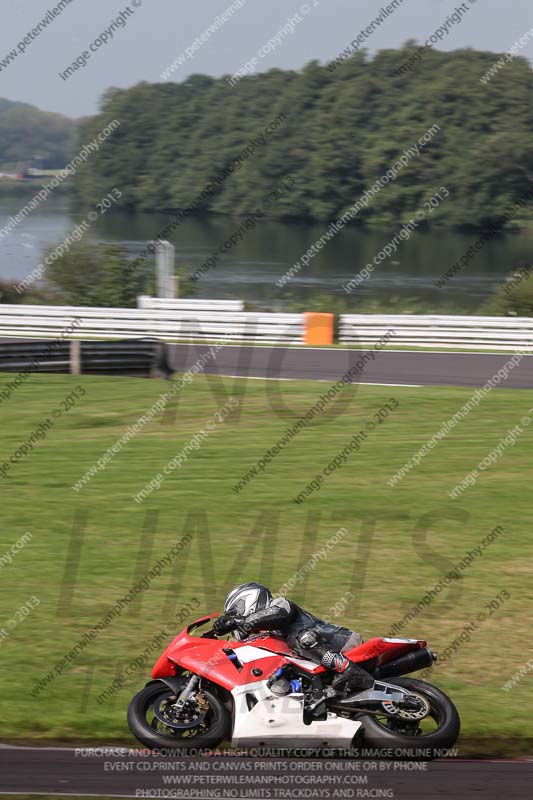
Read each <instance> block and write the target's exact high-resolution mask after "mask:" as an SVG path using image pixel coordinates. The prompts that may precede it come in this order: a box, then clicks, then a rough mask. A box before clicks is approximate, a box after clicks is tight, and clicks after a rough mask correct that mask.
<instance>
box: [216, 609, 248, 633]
mask: <svg viewBox="0 0 533 800" xmlns="http://www.w3.org/2000/svg"><path fill="white" fill-rule="evenodd" d="M241 622H243V618H242V617H234V616H232V615H226V614H224V615H223V616H222V617H218V619H216V620H215V621H214V623H213V633H214V634H215V636H222V635H223V634H224V633H229V631H233V630H235V628H237V627H238V626H239V624H240V623H241Z"/></svg>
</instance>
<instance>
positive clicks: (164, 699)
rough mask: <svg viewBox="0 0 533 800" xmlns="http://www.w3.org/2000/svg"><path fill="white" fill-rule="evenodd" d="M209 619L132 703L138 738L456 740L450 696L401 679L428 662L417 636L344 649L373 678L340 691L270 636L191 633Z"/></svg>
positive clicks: (165, 743) (283, 742)
mask: <svg viewBox="0 0 533 800" xmlns="http://www.w3.org/2000/svg"><path fill="white" fill-rule="evenodd" d="M216 616H217V615H216V614H212V615H210V616H206V617H203V618H202V619H199V620H197V621H196V622H193V623H192V624H191V625H189V626H188V627H187V628H185V629H184V630H183V631H182V632H181V633H180V634H178V636H176V638H175V639H174V640H173V641H172V642H171V643H170V644H169V646H168V647H167V648H166V650H165V651H164V653H163V654H162V655H161V657H160V658H159V659H158V661H157V663H156V664H155V666H154V668H153V670H152V678H153V680H152V681H150V682H149V683H148V684H147V685H146V686H145V688H144V689H142V690H141V691H140V692H139V693H138V694H136V695H135V697H134V698H133V700H132V701H131V703H130V705H129V708H128V724H129V727H130V730H131V731H132V733H133V734H134V736H135V737H136V738H137V739H138V740H139V741H140V742H142V743H143V744H144V745H146V746H148V747H150V748H154V749H160V748H163V749H167V748H172V749H179V750H183V751H188V750H189V751H190V750H197V749H198V750H200V749H204V748H209V749H212V748H215V747H217V746H218V745H219V744H221V742H223V741H224V740H229V741H230V743H231V746H232V747H244V748H246V747H266V748H271V747H278V748H287V749H289V750H290V749H294V748H318V749H321V748H334V749H339V748H340V749H347V748H352V747H360V746H364V747H370V748H380V749H383V748H387V749H390V748H394V750H395V751H398V749H402V750H409V749H410V750H413V748H416V750H417V751H418V752H421V751H422V749H423V751H424V753H425V754H426V755H429V754H430V753H437V754H438V753H440V752H442V750H443V749H444V750H445V749H448V748H450V747H452V746H453V745H454V744H455V742H456V741H457V737H458V736H459V728H460V722H459V716H458V714H457V710H456V708H455V706H454V704H453V703H452V701H451V700H450V699H449V698H448V697H447V696H446V695H445V694H444V693H443V692H441V691H440V690H439V689H437V688H435V687H434V686H432V685H431V684H429V683H426V682H425V681H421V680H416V679H414V678H402V677H399V676H401V675H406V674H408V673H410V672H414V671H416V670H419V669H423V668H425V667H428V666H431V664H432V663H433V661H434V660H435V658H436V656H435V655H434V654H433V653H432V652H431V650H430V649H429V648H428V647H427V646H426V642H425V641H421V640H416V639H380V638H375V639H370V640H369V641H368V642H365V643H364V644H361V645H359V646H357V647H355V648H354V649H353V650H350V651H349V652H347V653H346V655H347V657H348V658H350V659H351V660H352V661H355V662H356V663H358V664H360V665H361V666H362V667H364V668H365V669H366V670H367V671H368V672H369V673H370V674H371V675H372V676H373V677H374V679H375V682H374V685H373V687H372V688H371V689H366V690H362V691H355V692H354V691H350V690H345V692H344V693H343V694H340V693H339V692H337V691H335V690H334V689H333V688H332V686H331V681H332V678H333V677H334V675H333V674H332V673H331V672H328V671H327V670H326V669H325V668H324V667H322V666H320V665H317V664H315V663H314V662H312V661H308V660H307V659H305V658H301V657H299V656H297V655H295V654H294V653H293V652H292V651H291V650H290V649H289V647H288V646H287V644H286V643H285V641H284V640H283V639H282V638H280V637H279V636H276V635H275V634H259V635H254V636H251V637H249V638H248V639H245V640H243V641H239V642H237V641H228V640H226V639H217V638H216V637H215V636H214V634H213V632H212V631H211V630H209V631H207V632H206V633H204V634H203V635H202V636H198V635H193V631H195V630H196V629H197V628H199V627H201V626H203V625H205V624H207V623H208V622H209V620H212V619H213V618H214V617H216ZM385 679H386V680H385ZM390 681H392V683H391V682H390Z"/></svg>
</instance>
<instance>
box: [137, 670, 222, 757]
mask: <svg viewBox="0 0 533 800" xmlns="http://www.w3.org/2000/svg"><path fill="white" fill-rule="evenodd" d="M202 695H203V697H204V698H205V700H206V701H207V706H208V709H207V713H206V716H205V720H203V721H202V722H201V723H200V724H199V725H198V726H197V728H194V727H192V728H187V729H186V730H177V729H175V728H172V727H171V726H169V725H164V723H162V722H161V721H160V719H158V718H157V716H156V714H155V712H154V706H156V707H157V708H159V709H161V708H164V707H165V705H166V704H167V702H172V700H173V699H174V698H175V695H174V694H173V692H172V690H171V689H169V687H168V686H167V685H166V684H164V683H162V682H161V683H152V684H148V686H145V688H144V689H141V691H140V692H138V693H137V694H136V695H135V697H134V698H133V700H132V701H131V703H130V704H129V707H128V725H129V728H130V731H131V732H132V733H133V735H134V736H135V738H136V739H138V740H139V741H140V742H141V743H142V744H144V745H146V747H150V748H151V749H172V750H180V751H183V752H186V751H188V750H201V749H204V748H214V747H218V745H219V744H220V743H221V742H222V741H224V739H225V738H226V737H227V735H228V734H229V730H230V717H229V714H228V712H227V710H226V708H225V707H224V704H223V703H222V701H221V700H220V699H219V698H218V697H217V696H216V695H215V694H214V693H212V692H210V691H209V690H208V689H202Z"/></svg>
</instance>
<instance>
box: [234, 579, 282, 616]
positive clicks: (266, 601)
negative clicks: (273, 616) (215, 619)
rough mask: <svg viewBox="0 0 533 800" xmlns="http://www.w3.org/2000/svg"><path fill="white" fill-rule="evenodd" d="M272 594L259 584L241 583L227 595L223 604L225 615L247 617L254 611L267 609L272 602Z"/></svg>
mask: <svg viewBox="0 0 533 800" xmlns="http://www.w3.org/2000/svg"><path fill="white" fill-rule="evenodd" d="M272 599H273V598H272V592H271V591H270V589H267V587H266V586H263V585H262V584H260V583H253V582H251V583H241V585H240V586H236V587H235V589H232V591H231V592H230V593H229V594H228V596H227V597H226V602H225V603H224V613H225V614H235V616H237V617H247V616H248V615H249V614H253V613H254V611H260V610H261V609H263V608H268V606H269V605H270V603H271V602H272Z"/></svg>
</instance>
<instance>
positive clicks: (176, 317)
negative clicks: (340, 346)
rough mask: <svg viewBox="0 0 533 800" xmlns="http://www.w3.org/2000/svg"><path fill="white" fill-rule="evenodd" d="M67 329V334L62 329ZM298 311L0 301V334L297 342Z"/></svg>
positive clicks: (301, 327)
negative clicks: (91, 305) (254, 311)
mask: <svg viewBox="0 0 533 800" xmlns="http://www.w3.org/2000/svg"><path fill="white" fill-rule="evenodd" d="M65 332H66V333H65ZM304 334H305V318H304V315H303V314H268V313H264V314H262V313H249V312H244V311H217V310H210V311H196V310H180V311H177V310H174V309H172V310H168V309H159V310H158V309H137V308H93V307H86V306H81V307H76V306H32V305H7V304H6V305H3V304H0V338H1V337H7V336H16V337H18V338H36V339H40V338H48V337H51V338H56V337H64V338H66V339H128V338H130V339H139V338H146V337H150V338H156V339H159V340H161V341H169V342H172V341H178V342H179V341H201V340H206V341H213V340H219V339H221V338H224V339H225V340H226V341H228V342H231V341H235V342H243V341H244V342H264V343H267V344H289V345H292V344H302V342H303V341H304Z"/></svg>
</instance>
